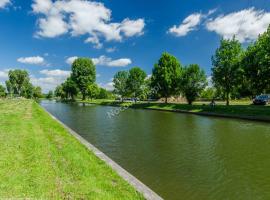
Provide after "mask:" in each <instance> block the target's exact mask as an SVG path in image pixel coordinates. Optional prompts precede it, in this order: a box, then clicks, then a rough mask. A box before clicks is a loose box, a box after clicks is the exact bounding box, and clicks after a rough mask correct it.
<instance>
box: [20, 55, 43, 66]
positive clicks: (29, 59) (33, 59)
mask: <svg viewBox="0 0 270 200" xmlns="http://www.w3.org/2000/svg"><path fill="white" fill-rule="evenodd" d="M17 61H18V62H20V63H24V64H31V65H38V64H44V63H45V60H44V58H43V57H40V56H33V57H21V58H18V59H17Z"/></svg>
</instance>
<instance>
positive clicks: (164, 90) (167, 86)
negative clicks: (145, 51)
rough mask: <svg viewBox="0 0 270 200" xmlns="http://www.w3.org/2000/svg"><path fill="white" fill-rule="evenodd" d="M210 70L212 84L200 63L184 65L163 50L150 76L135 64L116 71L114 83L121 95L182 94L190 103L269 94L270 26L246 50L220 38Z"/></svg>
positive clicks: (168, 95) (166, 97)
mask: <svg viewBox="0 0 270 200" xmlns="http://www.w3.org/2000/svg"><path fill="white" fill-rule="evenodd" d="M211 70H212V76H211V77H212V83H213V85H212V86H208V87H207V77H206V74H205V72H204V71H203V70H202V69H201V68H200V67H199V65H197V64H191V65H188V66H182V65H181V63H180V61H179V60H177V58H176V57H174V56H173V55H170V54H168V53H163V54H162V56H161V58H160V59H159V60H158V62H157V63H156V64H155V65H154V68H153V70H152V76H151V78H150V79H145V73H144V72H143V71H142V70H141V69H139V68H137V67H136V68H133V69H131V70H130V71H119V72H117V73H116V74H115V76H114V80H113V82H114V87H115V92H116V94H118V95H120V96H121V97H122V98H124V97H126V96H133V97H134V98H136V97H138V95H139V96H142V97H143V96H144V98H145V96H150V97H151V95H152V96H155V97H156V98H165V102H166V103H167V99H168V98H169V97H171V96H179V95H183V96H184V97H185V98H186V100H187V102H188V103H189V104H192V102H193V101H195V100H196V98H198V97H200V98H207V99H208V100H209V99H221V100H226V104H227V105H229V103H230V99H232V98H233V99H240V98H246V97H248V98H253V97H255V96H256V95H259V94H262V93H269V92H270V26H269V27H268V29H267V31H266V32H264V33H263V34H261V35H259V36H258V39H257V40H256V41H255V42H253V43H251V44H250V45H249V46H248V47H247V48H246V49H244V48H243V47H242V46H241V43H240V42H239V41H238V40H236V38H235V37H233V38H232V39H221V40H220V45H219V47H218V48H217V50H216V52H215V54H214V55H213V56H212V69H211ZM134 74H136V75H135V76H134ZM134 86H135V87H134ZM157 86H159V87H158V88H159V89H158V90H157V91H156V93H155V94H150V93H148V94H147V92H149V91H151V88H154V87H157ZM147 88H148V89H147ZM149 88H150V89H149Z"/></svg>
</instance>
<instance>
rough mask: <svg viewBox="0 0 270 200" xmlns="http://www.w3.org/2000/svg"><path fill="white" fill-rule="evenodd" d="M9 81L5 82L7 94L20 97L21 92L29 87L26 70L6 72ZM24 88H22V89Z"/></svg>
mask: <svg viewBox="0 0 270 200" xmlns="http://www.w3.org/2000/svg"><path fill="white" fill-rule="evenodd" d="M8 77H9V80H8V81H7V82H6V84H7V88H8V91H9V92H12V93H13V94H17V95H19V96H22V90H24V91H25V90H26V89H27V88H26V87H28V86H29V80H30V78H29V74H28V72H27V71H26V70H20V69H15V70H10V71H9V72H8ZM23 87H24V88H23Z"/></svg>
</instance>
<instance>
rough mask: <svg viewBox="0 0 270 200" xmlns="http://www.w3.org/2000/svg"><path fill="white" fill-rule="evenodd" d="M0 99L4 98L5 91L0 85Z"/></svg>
mask: <svg viewBox="0 0 270 200" xmlns="http://www.w3.org/2000/svg"><path fill="white" fill-rule="evenodd" d="M0 97H6V89H5V87H4V86H2V85H0Z"/></svg>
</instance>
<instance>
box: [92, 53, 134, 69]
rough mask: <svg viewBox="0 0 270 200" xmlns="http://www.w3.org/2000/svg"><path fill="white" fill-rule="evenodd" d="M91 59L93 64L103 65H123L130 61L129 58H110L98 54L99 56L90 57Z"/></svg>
mask: <svg viewBox="0 0 270 200" xmlns="http://www.w3.org/2000/svg"><path fill="white" fill-rule="evenodd" d="M92 61H93V63H94V64H95V65H103V66H108V67H125V66H127V65H129V64H131V63H132V61H131V60H130V59H129V58H120V59H116V60H112V59H111V58H109V57H106V56H100V57H99V58H92Z"/></svg>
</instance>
